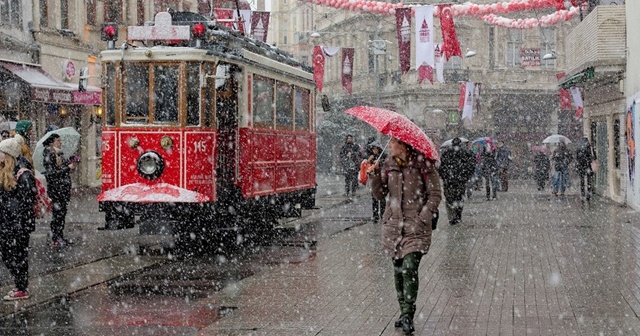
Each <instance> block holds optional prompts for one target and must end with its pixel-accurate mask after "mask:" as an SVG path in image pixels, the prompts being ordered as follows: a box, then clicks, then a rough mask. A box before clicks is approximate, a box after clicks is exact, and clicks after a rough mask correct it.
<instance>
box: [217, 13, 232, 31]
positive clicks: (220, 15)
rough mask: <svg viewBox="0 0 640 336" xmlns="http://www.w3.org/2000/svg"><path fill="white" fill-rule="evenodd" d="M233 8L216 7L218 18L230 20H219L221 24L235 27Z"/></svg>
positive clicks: (230, 27)
mask: <svg viewBox="0 0 640 336" xmlns="http://www.w3.org/2000/svg"><path fill="white" fill-rule="evenodd" d="M233 12H235V11H234V10H233V9H225V8H216V9H214V14H215V16H216V20H229V21H227V22H218V24H219V25H221V26H224V27H227V28H229V29H233V22H232V21H231V20H233Z"/></svg>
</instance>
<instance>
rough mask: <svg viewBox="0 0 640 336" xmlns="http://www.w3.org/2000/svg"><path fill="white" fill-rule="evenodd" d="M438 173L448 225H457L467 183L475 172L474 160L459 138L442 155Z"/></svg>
mask: <svg viewBox="0 0 640 336" xmlns="http://www.w3.org/2000/svg"><path fill="white" fill-rule="evenodd" d="M438 172H439V173H440V177H441V178H442V182H443V187H444V197H445V199H446V205H447V215H448V218H449V224H451V225H456V224H459V223H460V220H461V219H462V210H463V208H464V194H465V190H466V188H467V183H468V181H469V179H470V178H471V176H473V174H474V172H475V158H474V156H473V154H472V153H471V152H470V151H468V150H467V149H466V148H464V147H462V141H461V140H460V138H457V137H456V138H454V139H453V141H452V146H451V147H450V148H448V149H446V150H445V151H444V152H443V153H442V156H441V157H440V168H439V169H438Z"/></svg>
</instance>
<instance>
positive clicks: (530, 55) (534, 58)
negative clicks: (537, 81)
mask: <svg viewBox="0 0 640 336" xmlns="http://www.w3.org/2000/svg"><path fill="white" fill-rule="evenodd" d="M520 63H521V65H522V66H523V67H533V66H540V48H522V49H520Z"/></svg>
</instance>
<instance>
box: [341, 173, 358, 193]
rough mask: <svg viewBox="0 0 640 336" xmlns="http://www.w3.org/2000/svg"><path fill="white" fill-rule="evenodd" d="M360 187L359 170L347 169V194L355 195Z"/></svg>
mask: <svg viewBox="0 0 640 336" xmlns="http://www.w3.org/2000/svg"><path fill="white" fill-rule="evenodd" d="M356 188H358V171H357V170H354V171H351V170H347V171H345V172H344V190H345V192H346V193H347V195H349V194H351V195H355V194H356Z"/></svg>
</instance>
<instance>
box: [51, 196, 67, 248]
mask: <svg viewBox="0 0 640 336" xmlns="http://www.w3.org/2000/svg"><path fill="white" fill-rule="evenodd" d="M53 195H54V194H53V193H52V196H53ZM68 205H69V199H68V198H67V197H60V196H59V197H55V196H53V197H51V215H52V219H51V238H52V240H53V241H56V240H59V239H62V238H64V224H65V219H66V217H67V207H68Z"/></svg>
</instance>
